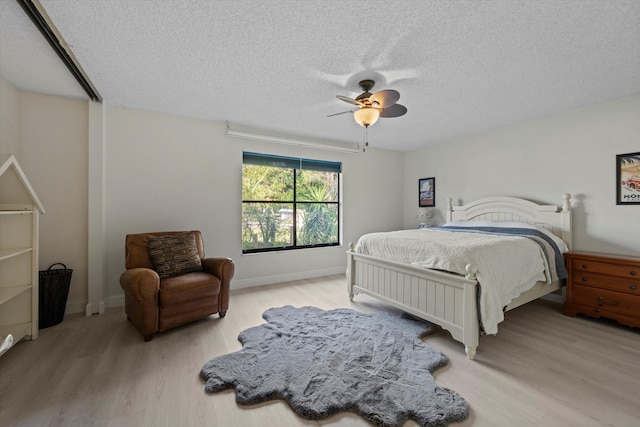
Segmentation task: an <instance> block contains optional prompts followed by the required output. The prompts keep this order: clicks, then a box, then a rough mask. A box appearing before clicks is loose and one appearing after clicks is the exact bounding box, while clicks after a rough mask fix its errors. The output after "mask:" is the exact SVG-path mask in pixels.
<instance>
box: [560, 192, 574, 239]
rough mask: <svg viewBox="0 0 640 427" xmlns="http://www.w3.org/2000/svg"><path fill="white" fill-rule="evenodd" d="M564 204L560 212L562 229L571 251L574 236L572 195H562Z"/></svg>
mask: <svg viewBox="0 0 640 427" xmlns="http://www.w3.org/2000/svg"><path fill="white" fill-rule="evenodd" d="M562 198H563V199H564V202H563V203H562V210H561V211H560V227H561V228H562V240H564V241H565V242H566V243H567V246H568V247H569V250H571V249H572V246H573V236H572V233H571V194H569V193H564V194H563V195H562Z"/></svg>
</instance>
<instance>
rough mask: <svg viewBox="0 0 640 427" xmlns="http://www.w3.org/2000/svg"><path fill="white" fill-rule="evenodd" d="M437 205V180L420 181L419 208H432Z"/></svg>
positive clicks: (424, 179) (426, 179)
mask: <svg viewBox="0 0 640 427" xmlns="http://www.w3.org/2000/svg"><path fill="white" fill-rule="evenodd" d="M435 205H436V179H435V178H422V179H419V180H418V207H421V208H430V207H433V206H435Z"/></svg>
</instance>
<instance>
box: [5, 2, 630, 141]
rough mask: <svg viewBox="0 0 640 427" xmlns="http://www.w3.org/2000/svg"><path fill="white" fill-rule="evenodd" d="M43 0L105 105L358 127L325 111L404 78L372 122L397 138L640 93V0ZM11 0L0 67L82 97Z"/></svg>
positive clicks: (265, 126) (375, 129) (334, 131)
mask: <svg viewBox="0 0 640 427" xmlns="http://www.w3.org/2000/svg"><path fill="white" fill-rule="evenodd" d="M9 3H11V4H10V5H9ZM40 3H41V5H42V6H43V7H44V9H45V10H46V12H47V13H48V15H49V16H50V18H51V20H52V22H53V23H54V24H55V26H56V27H57V29H58V31H59V32H60V33H61V35H62V36H63V37H64V39H65V40H66V42H67V43H68V45H69V46H70V49H71V50H72V51H73V53H74V54H75V56H76V57H77V58H78V60H79V62H80V64H81V65H82V67H83V68H84V69H85V71H86V73H87V75H88V76H89V78H90V79H91V81H92V82H93V84H94V86H95V87H96V89H97V90H98V91H99V93H100V94H101V95H102V97H103V98H104V101H105V102H106V103H107V104H109V105H117V106H123V107H128V108H135V109H143V110H150V111H158V112H164V113H170V114H176V115H181V116H188V117H195V118H200V119H206V120H220V121H228V122H230V123H231V125H232V126H237V127H241V126H244V127H251V128H254V129H260V130H264V131H265V132H270V133H279V134H281V135H284V136H304V137H309V138H314V139H326V140H329V141H336V142H343V143H351V144H353V143H356V142H358V141H361V140H362V138H363V128H361V127H360V126H358V125H357V124H356V123H355V122H354V121H353V119H352V117H351V115H350V114H344V115H338V116H335V117H329V118H328V117H327V115H329V114H333V113H337V112H341V111H347V110H349V109H350V107H351V105H349V104H347V103H344V102H342V101H340V100H338V99H336V97H335V95H345V96H350V97H355V96H356V95H357V94H359V93H360V92H361V91H360V90H359V88H358V85H357V82H358V81H359V80H361V79H363V78H373V79H374V80H375V81H376V86H375V88H374V89H373V92H375V91H377V90H382V89H387V88H392V89H396V90H398V91H399V92H400V94H401V98H400V101H399V103H401V104H403V105H405V106H406V107H407V108H408V110H409V111H408V113H407V114H406V115H405V116H403V117H399V118H383V119H380V120H379V121H378V123H376V124H375V125H374V126H372V127H371V128H370V129H369V142H370V145H372V146H374V147H380V148H386V149H391V150H400V151H405V150H411V149H415V148H419V147H422V146H425V145H430V144H438V143H442V142H446V141H449V140H453V139H456V138H460V137H461V136H463V135H467V134H472V133H478V132H483V131H487V130H489V129H492V128H496V127H500V126H506V125H510V124H513V123H517V122H521V121H524V120H529V119H533V118H537V117H542V116H547V115H550V114H554V113H557V112H562V111H566V110H570V109H574V108H578V107H582V106H586V105H590V104H594V103H598V102H602V101H606V100H609V99H614V98H618V97H622V96H626V95H630V94H633V93H638V92H640V24H639V23H640V1H638V0H628V1H627V0H610V1H607V0H594V1H587V0H535V1H534V0H530V1H518V0H501V1H497V0H488V1H475V0H474V1H455V0H453V1H444V0H443V1H426V0H417V1H408V0H407V1H390V0H385V1H372V0H368V1H348V0H339V1H335V0H307V1H292V0H269V1H267V0H261V1H251V0H245V1H237V0H233V1H215V0H40ZM16 12H22V11H21V9H20V7H19V6H17V5H16V4H15V3H14V2H13V0H0V13H1V14H2V15H3V16H1V17H0V25H1V27H0V64H1V65H0V75H2V77H3V78H5V79H6V80H8V81H9V82H11V83H13V84H14V85H15V86H17V87H18V88H20V89H26V90H33V91H37V92H43V93H54V94H59V95H67V96H72V97H78V96H82V92H81V90H80V88H79V86H78V85H74V84H73V81H72V80H70V77H69V76H65V75H64V74H65V73H64V72H60V70H59V68H60V64H57V65H56V64H55V61H51V58H47V59H42V58H41V57H40V50H46V49H40V48H39V47H36V45H37V44H38V40H35V39H37V38H38V37H40V35H39V33H37V32H36V31H35V30H34V29H33V26H32V25H31V24H30V22H29V21H28V19H27V18H25V17H24V16H22V17H17V16H15V15H16V14H18V15H19V14H20V13H16ZM25 22H26V23H25ZM7 23H9V25H7ZM29 25H31V28H29ZM25 32H28V33H29V34H30V35H29V36H24V33H25ZM42 43H44V46H45V47H48V46H47V45H46V43H45V42H43V41H41V42H40V44H42ZM48 56H49V57H51V56H53V59H57V58H56V57H55V56H54V55H53V53H49V54H48ZM35 61H39V62H37V63H36V62H35ZM59 62H60V61H59V60H58V63H59ZM36 64H37V65H36ZM63 70H64V69H63ZM70 81H71V83H72V84H71V85H70V84H69V82H70ZM51 87H53V88H55V89H53V91H52V89H51ZM58 92H60V93H58ZM79 94H80V95H79Z"/></svg>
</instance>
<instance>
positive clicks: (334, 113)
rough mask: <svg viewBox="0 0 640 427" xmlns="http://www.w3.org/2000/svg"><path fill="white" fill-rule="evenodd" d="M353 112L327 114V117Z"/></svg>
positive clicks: (351, 111)
mask: <svg viewBox="0 0 640 427" xmlns="http://www.w3.org/2000/svg"><path fill="white" fill-rule="evenodd" d="M354 111H355V110H349V111H343V112H342V113H333V114H329V115H328V116H327V117H333V116H339V115H341V114H347V113H353V112H354Z"/></svg>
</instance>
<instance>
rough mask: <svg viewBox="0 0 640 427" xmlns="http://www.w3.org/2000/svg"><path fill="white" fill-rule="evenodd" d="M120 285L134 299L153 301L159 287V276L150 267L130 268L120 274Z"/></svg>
mask: <svg viewBox="0 0 640 427" xmlns="http://www.w3.org/2000/svg"><path fill="white" fill-rule="evenodd" d="M120 286H121V287H122V289H124V290H125V292H127V293H128V294H129V295H131V297H133V298H134V299H135V300H136V301H148V300H154V301H155V300H157V298H158V290H159V289H160V276H158V273H156V272H155V271H154V270H152V269H150V268H131V269H129V270H127V271H125V272H124V273H122V274H121V275H120Z"/></svg>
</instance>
